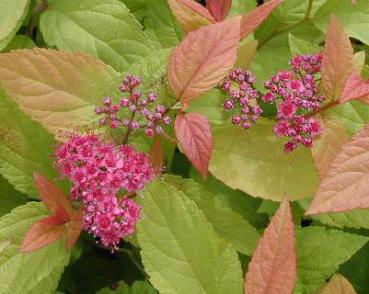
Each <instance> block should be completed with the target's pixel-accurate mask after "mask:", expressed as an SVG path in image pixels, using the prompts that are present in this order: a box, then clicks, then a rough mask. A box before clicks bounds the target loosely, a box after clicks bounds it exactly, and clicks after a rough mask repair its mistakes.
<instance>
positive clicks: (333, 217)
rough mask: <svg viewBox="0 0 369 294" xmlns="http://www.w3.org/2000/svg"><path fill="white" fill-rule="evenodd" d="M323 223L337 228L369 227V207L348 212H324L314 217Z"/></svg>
mask: <svg viewBox="0 0 369 294" xmlns="http://www.w3.org/2000/svg"><path fill="white" fill-rule="evenodd" d="M313 218H314V219H316V220H318V221H319V222H321V223H322V224H325V225H328V226H331V227H337V228H344V227H348V228H355V229H361V228H365V229H369V209H355V210H350V211H346V212H336V213H324V214H320V215H316V216H314V217H313Z"/></svg>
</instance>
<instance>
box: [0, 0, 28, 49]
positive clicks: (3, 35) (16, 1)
mask: <svg viewBox="0 0 369 294" xmlns="http://www.w3.org/2000/svg"><path fill="white" fill-rule="evenodd" d="M28 7H29V0H12V1H9V0H0V51H1V50H2V49H3V48H5V47H6V46H7V45H8V43H9V42H10V41H11V40H12V38H13V37H14V36H15V34H16V33H17V31H18V29H19V27H20V26H21V25H22V21H23V19H24V18H25V16H26V15H27V11H28Z"/></svg>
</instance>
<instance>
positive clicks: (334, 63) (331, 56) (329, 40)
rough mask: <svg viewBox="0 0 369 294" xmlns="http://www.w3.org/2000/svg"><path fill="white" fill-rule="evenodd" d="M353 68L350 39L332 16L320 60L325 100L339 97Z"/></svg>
mask: <svg viewBox="0 0 369 294" xmlns="http://www.w3.org/2000/svg"><path fill="white" fill-rule="evenodd" d="M354 68H355V65H354V52H353V49H352V46H351V43H350V39H349V37H348V35H347V34H346V32H345V30H344V28H343V26H342V25H341V23H340V22H339V20H338V19H337V17H335V16H332V17H331V19H330V22H329V26H328V30H327V36H326V40H325V46H324V50H323V61H322V84H323V89H324V93H325V96H326V98H327V100H337V99H339V98H340V97H341V94H342V90H343V88H344V86H345V83H346V80H347V79H348V77H349V76H350V74H351V73H352V72H353V71H354Z"/></svg>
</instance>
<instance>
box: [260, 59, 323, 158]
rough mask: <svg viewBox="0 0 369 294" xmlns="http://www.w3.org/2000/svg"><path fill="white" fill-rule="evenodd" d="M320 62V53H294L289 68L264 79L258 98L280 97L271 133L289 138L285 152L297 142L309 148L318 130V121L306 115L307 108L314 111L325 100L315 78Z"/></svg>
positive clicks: (272, 99)
mask: <svg viewBox="0 0 369 294" xmlns="http://www.w3.org/2000/svg"><path fill="white" fill-rule="evenodd" d="M321 62H322V55H321V54H315V55H299V56H295V57H294V58H292V60H291V63H290V64H291V70H289V71H281V72H278V73H277V74H276V75H274V76H273V77H272V78H271V79H270V80H268V81H266V82H265V85H264V86H265V88H266V89H267V90H268V91H267V92H266V93H265V95H264V96H263V97H262V100H263V101H264V102H268V103H273V102H274V101H276V100H277V99H279V100H280V102H279V103H278V105H277V109H278V112H277V123H276V125H275V126H274V133H275V134H276V135H277V136H287V137H289V138H290V140H289V141H288V142H287V143H286V144H285V152H287V153H288V152H291V151H293V150H294V149H296V148H297V146H298V144H302V145H304V146H305V147H308V148H310V147H312V146H313V139H314V138H315V137H317V136H318V135H319V134H320V133H321V131H322V127H321V124H320V122H319V121H318V120H317V119H315V118H313V117H310V116H309V115H306V113H307V112H308V111H317V110H318V109H319V108H320V106H321V104H322V102H324V99H325V97H324V96H321V95H319V89H318V81H317V75H318V73H319V72H320V68H321Z"/></svg>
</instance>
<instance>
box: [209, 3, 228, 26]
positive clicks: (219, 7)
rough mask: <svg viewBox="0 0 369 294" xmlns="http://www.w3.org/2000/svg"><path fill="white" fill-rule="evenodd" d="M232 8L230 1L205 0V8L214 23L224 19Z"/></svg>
mask: <svg viewBox="0 0 369 294" xmlns="http://www.w3.org/2000/svg"><path fill="white" fill-rule="evenodd" d="M231 6H232V0H206V8H207V9H208V10H209V11H210V13H211V15H212V16H213V17H214V19H215V20H216V21H223V20H225V19H226V17H227V15H228V13H229V10H230V9H231Z"/></svg>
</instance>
